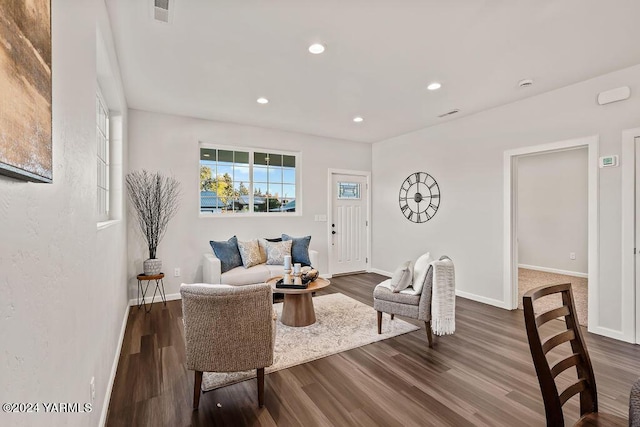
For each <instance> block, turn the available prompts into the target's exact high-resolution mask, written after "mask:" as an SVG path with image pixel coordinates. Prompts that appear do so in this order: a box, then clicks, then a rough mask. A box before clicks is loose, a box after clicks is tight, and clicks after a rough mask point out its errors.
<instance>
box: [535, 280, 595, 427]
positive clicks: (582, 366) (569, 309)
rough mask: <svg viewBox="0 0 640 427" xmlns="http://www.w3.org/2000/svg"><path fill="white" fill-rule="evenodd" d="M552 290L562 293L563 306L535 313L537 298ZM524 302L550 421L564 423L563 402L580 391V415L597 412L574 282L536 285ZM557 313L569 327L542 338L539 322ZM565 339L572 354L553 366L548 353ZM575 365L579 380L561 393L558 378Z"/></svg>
mask: <svg viewBox="0 0 640 427" xmlns="http://www.w3.org/2000/svg"><path fill="white" fill-rule="evenodd" d="M553 294H560V295H561V296H562V304H563V306H562V307H559V308H556V309H553V310H549V311H547V312H545V313H542V314H540V315H538V316H536V314H535V312H534V309H533V306H534V302H535V301H536V300H537V299H539V298H542V297H544V296H547V295H553ZM522 303H523V306H524V318H525V325H526V328H527V338H528V339H529V348H530V350H531V356H532V359H533V364H534V366H535V368H536V373H537V375H538V382H539V384H540V390H541V392H542V398H543V400H544V407H545V413H546V417H547V425H549V426H563V425H564V415H563V413H562V405H564V403H565V402H566V401H567V400H568V399H570V398H571V397H572V396H574V395H576V394H580V415H581V416H582V415H585V414H588V413H591V412H598V400H597V392H596V383H595V377H594V375H593V368H592V366H591V359H590V358H589V354H588V352H587V348H586V345H585V342H584V337H583V336H582V332H581V330H580V326H579V325H578V322H577V319H576V314H575V313H576V309H575V305H574V302H573V294H572V292H571V284H570V283H565V284H561V285H553V286H543V287H540V288H536V289H533V290H531V291H528V292H527V293H526V294H525V295H524V297H523V298H522ZM558 317H564V320H565V324H566V330H564V331H562V332H560V333H556V334H555V335H553V336H551V337H549V338H547V337H545V338H547V339H546V340H543V339H542V338H541V334H540V330H539V326H541V325H544V324H545V323H547V322H549V321H550V320H552V319H555V318H558ZM566 342H569V343H570V345H571V350H572V353H573V354H572V355H570V356H569V357H567V358H565V359H563V360H561V361H560V362H558V363H556V364H555V365H554V367H553V369H552V368H551V367H550V365H549V361H548V360H547V356H546V354H547V353H548V352H549V351H551V350H552V349H554V348H556V347H557V346H559V345H560V344H563V343H566ZM572 366H575V367H576V373H577V375H576V379H577V380H578V381H577V382H576V383H575V384H573V385H571V386H569V387H568V388H567V389H565V390H564V391H563V392H562V393H561V394H560V393H558V386H557V384H556V382H555V378H556V377H557V376H558V375H559V374H560V373H562V372H564V371H565V370H567V369H568V368H570V367H572Z"/></svg>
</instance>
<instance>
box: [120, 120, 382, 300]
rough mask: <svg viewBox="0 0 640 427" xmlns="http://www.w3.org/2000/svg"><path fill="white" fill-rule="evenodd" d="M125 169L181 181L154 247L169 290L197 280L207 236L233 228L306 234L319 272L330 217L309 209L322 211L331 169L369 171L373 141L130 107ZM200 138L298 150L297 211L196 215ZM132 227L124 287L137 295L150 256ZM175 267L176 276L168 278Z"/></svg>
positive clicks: (244, 234)
mask: <svg viewBox="0 0 640 427" xmlns="http://www.w3.org/2000/svg"><path fill="white" fill-rule="evenodd" d="M129 140H130V141H131V143H130V145H129V160H130V167H129V170H139V169H147V170H150V171H157V170H160V171H163V172H166V173H168V174H171V175H173V176H174V177H175V178H176V179H177V180H178V181H180V182H181V183H182V191H183V195H182V203H181V208H180V210H179V212H178V214H177V215H176V217H175V218H174V219H173V220H172V221H171V222H170V223H169V228H168V231H167V234H166V235H165V237H164V239H163V240H162V242H161V243H160V247H159V248H158V255H157V256H158V258H160V259H162V263H163V270H164V272H165V273H167V272H168V273H169V274H167V277H165V280H164V284H165V290H166V293H167V294H175V293H178V292H179V287H180V283H192V282H199V281H201V280H202V254H203V253H204V252H209V251H211V247H210V246H209V241H210V240H226V239H228V238H230V237H231V236H233V235H234V234H235V235H237V236H238V239H240V240H245V239H251V238H256V237H274V236H280V235H281V234H282V233H287V234H290V235H293V236H306V235H311V236H312V237H311V246H310V247H311V249H315V250H317V251H319V252H320V261H319V262H320V265H319V270H320V272H321V273H322V272H326V271H327V223H326V222H315V221H314V215H316V214H328V212H327V191H328V189H327V181H328V169H329V168H339V169H353V170H362V171H370V170H371V146H370V144H364V143H355V142H348V141H342V140H336V139H330V138H323V137H316V136H310V135H304V134H298V133H291V132H284V131H277V130H272V129H265V128H259V127H252V126H243V125H237V124H231V123H223V122H215V121H209V120H200V119H193V118H187V117H178V116H171V115H165V114H157V113H150V112H145V111H138V110H129ZM199 141H202V142H207V143H214V144H223V145H232V146H237V147H258V148H259V147H263V148H270V149H282V150H287V151H300V152H301V153H302V154H301V155H302V164H301V172H302V176H301V181H302V182H301V184H302V212H303V215H302V216H291V217H288V216H287V217H270V218H264V217H262V218H246V217H245V218H233V217H231V218H230V217H228V216H225V217H214V218H211V217H207V218H200V217H199V188H198V186H199V179H200V173H199V158H200V157H199V150H198V143H199ZM134 226H135V224H134V221H130V225H129V277H130V281H129V292H130V296H131V298H135V297H136V295H137V294H136V292H137V282H136V280H135V276H136V274H138V273H140V272H141V271H142V262H143V261H144V260H145V259H146V258H148V256H149V254H148V251H147V250H146V248H145V245H144V240H143V239H142V237H141V236H140V234H139V232H138V231H137V230H135V228H134ZM175 267H180V268H181V269H182V276H181V277H173V271H174V268H175Z"/></svg>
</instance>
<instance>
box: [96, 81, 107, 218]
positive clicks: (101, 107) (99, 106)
mask: <svg viewBox="0 0 640 427" xmlns="http://www.w3.org/2000/svg"><path fill="white" fill-rule="evenodd" d="M96 126H97V129H96V138H97V144H98V150H97V151H98V157H97V167H98V171H97V172H98V174H97V193H98V197H97V211H98V221H107V220H108V219H109V109H108V108H107V106H106V104H105V102H104V99H103V98H102V96H101V95H100V92H98V93H97V96H96Z"/></svg>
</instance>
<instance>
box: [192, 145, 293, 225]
mask: <svg viewBox="0 0 640 427" xmlns="http://www.w3.org/2000/svg"><path fill="white" fill-rule="evenodd" d="M202 148H208V149H212V150H229V151H244V152H247V153H249V212H234V213H215V212H202V211H201V200H200V149H202ZM256 152H258V153H267V154H281V155H286V156H293V157H295V159H296V173H295V177H296V195H295V200H296V210H295V212H291V213H287V212H254V211H253V209H254V205H253V191H254V184H253V160H254V153H256ZM197 156H198V174H197V180H198V181H197V183H198V184H197V187H196V189H197V191H198V212H199V216H200V218H247V217H254V218H255V217H269V218H271V217H288V218H291V217H296V216H302V191H301V189H302V182H301V181H302V180H301V174H300V168H301V165H302V153H301V152H300V151H288V150H278V149H271V148H261V147H242V146H232V145H221V144H213V143H206V142H200V143H199V144H198V151H197Z"/></svg>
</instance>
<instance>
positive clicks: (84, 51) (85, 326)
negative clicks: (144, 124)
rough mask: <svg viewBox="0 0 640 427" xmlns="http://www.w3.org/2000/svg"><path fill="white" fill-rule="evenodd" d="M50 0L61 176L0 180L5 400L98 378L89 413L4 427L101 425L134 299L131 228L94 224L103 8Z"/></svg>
mask: <svg viewBox="0 0 640 427" xmlns="http://www.w3.org/2000/svg"><path fill="white" fill-rule="evenodd" d="M98 6H99V7H98ZM52 7H53V10H52V29H53V30H52V31H53V49H52V56H53V58H52V62H53V165H54V170H53V183H52V184H33V183H25V182H21V181H17V180H11V179H7V178H4V177H0V378H1V380H0V402H2V403H4V402H70V403H73V402H78V403H84V402H91V399H90V386H89V382H90V379H91V377H92V376H95V378H96V400H95V401H94V402H93V405H94V406H93V411H92V412H91V413H89V414H74V413H58V414H45V413H44V411H43V408H42V406H41V407H40V412H39V413H37V414H6V413H4V412H0V425H3V426H18V425H43V426H45V425H46V426H52V425H59V426H63V425H64V426H89V425H98V422H99V418H100V414H101V411H102V405H103V401H104V397H105V391H106V388H107V383H108V379H109V375H110V373H111V367H112V363H113V360H114V356H115V350H116V347H117V344H118V337H119V334H120V329H121V325H122V320H123V316H124V313H125V310H126V303H127V298H126V288H125V285H124V282H125V273H126V272H125V256H126V255H125V253H126V244H125V242H126V241H125V233H126V229H125V223H124V222H120V223H118V224H115V225H114V226H112V227H109V228H107V229H105V230H101V231H97V229H96V213H95V210H96V208H95V206H96V190H95V182H96V166H95V165H96V163H95V162H96V160H95V159H96V144H95V141H96V138H95V93H96V20H95V17H96V16H97V15H100V14H102V13H106V12H105V11H104V9H103V5H102V4H101V3H100V2H94V1H74V2H59V1H53V2H52ZM125 112H126V111H125Z"/></svg>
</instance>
